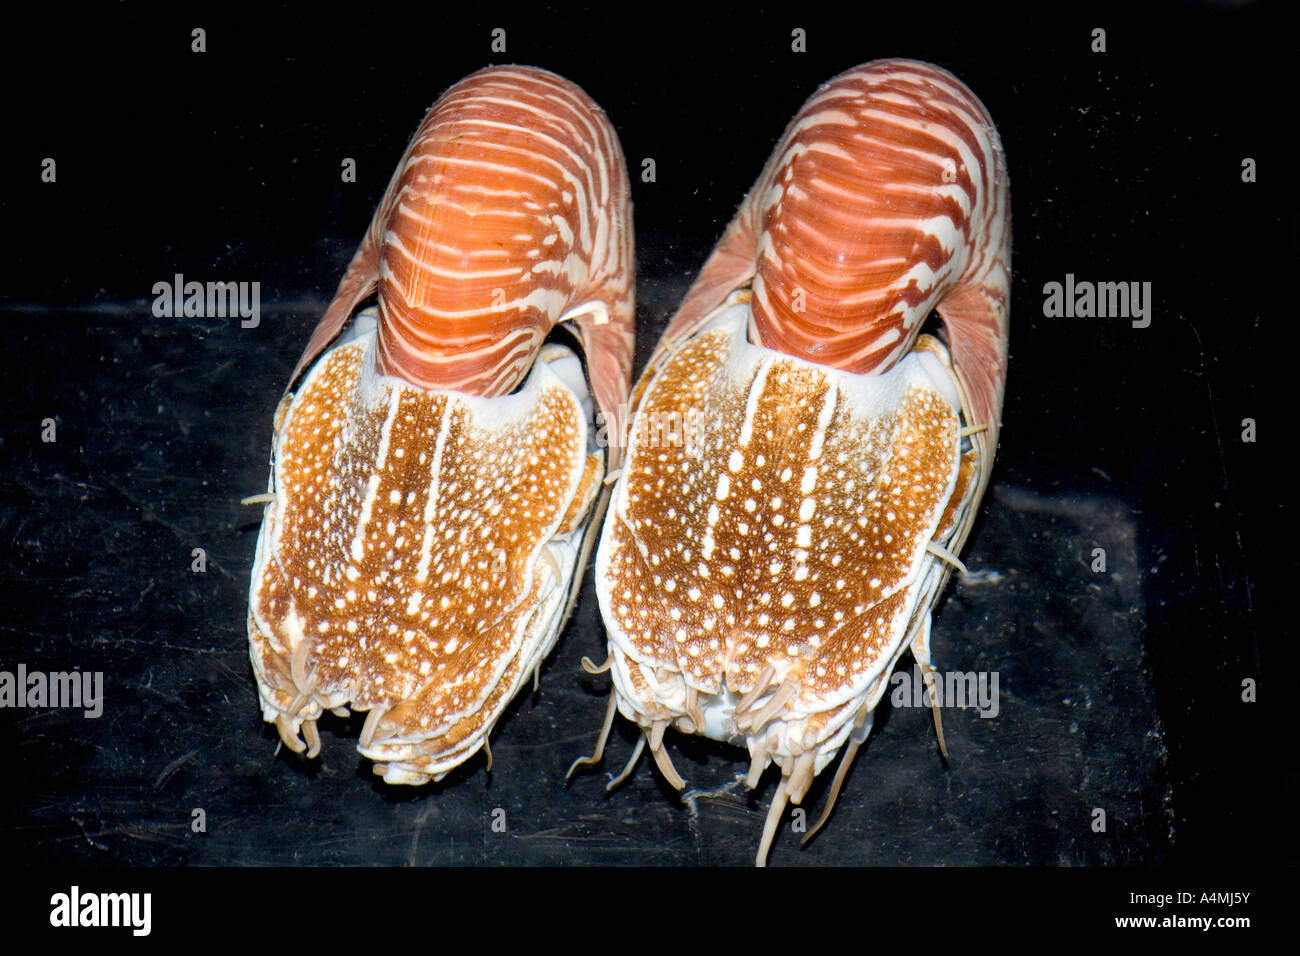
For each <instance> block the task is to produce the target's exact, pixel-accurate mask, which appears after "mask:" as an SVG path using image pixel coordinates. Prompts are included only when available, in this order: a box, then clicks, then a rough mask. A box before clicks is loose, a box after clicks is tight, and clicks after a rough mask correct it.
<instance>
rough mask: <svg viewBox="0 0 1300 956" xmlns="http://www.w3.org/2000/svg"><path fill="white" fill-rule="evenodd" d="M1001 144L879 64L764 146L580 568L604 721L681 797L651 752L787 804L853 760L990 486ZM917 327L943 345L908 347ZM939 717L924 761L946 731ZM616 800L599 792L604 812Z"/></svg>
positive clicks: (1003, 268) (669, 351)
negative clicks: (709, 757) (600, 649)
mask: <svg viewBox="0 0 1300 956" xmlns="http://www.w3.org/2000/svg"><path fill="white" fill-rule="evenodd" d="M1010 241H1011V233H1010V201H1009V191H1008V184H1007V174H1006V169H1005V165H1004V160H1003V155H1002V149H1001V144H1000V142H999V138H998V134H997V132H996V130H995V128H994V126H993V122H992V120H991V119H990V118H989V115H988V113H987V111H986V110H985V108H984V106H983V105H982V104H981V103H980V102H979V100H978V99H976V97H975V95H974V94H973V93H972V92H971V91H970V90H969V89H967V87H966V86H965V85H963V84H962V83H961V82H960V81H959V80H958V79H957V78H956V77H954V76H953V75H951V74H950V73H948V72H946V71H944V70H942V69H940V68H938V67H935V66H932V65H929V64H926V63H920V62H914V61H908V60H881V61H876V62H872V63H867V64H864V65H862V66H859V67H856V68H854V69H852V70H849V71H847V72H845V73H843V74H841V75H839V76H837V77H835V78H834V79H832V80H831V81H829V82H828V83H826V84H824V85H823V86H822V87H820V88H819V89H818V90H817V91H816V92H815V93H814V94H813V95H812V97H811V98H810V99H809V100H808V101H807V102H806V103H805V104H804V106H803V108H802V109H801V110H800V111H799V113H798V114H797V115H796V116H795V118H794V120H793V121H792V122H791V123H790V125H789V127H788V128H787V129H786V131H785V134H784V136H783V137H782V139H781V140H780V141H779V142H778V144H777V146H776V148H775V151H774V152H773V154H772V156H771V158H770V160H769V161H768V163H767V165H766V167H765V168H764V169H763V171H762V173H761V175H760V176H759V178H758V181H757V183H756V184H755V185H754V186H753V188H752V189H751V190H750V192H749V193H748V194H747V196H746V197H745V199H744V201H743V203H742V204H741V206H740V207H739V210H738V212H737V213H736V215H735V217H734V219H733V220H732V222H731V223H730V225H729V226H728V227H727V229H726V231H725V232H724V234H723V236H722V238H721V239H720V241H719V243H718V245H717V247H716V248H715V249H714V251H713V253H712V255H711V256H710V257H709V258H708V260H707V261H706V263H705V265H704V267H703V270H702V271H701V273H700V275H699V276H698V278H697V279H696V281H695V283H694V284H693V285H692V287H691V288H690V290H689V291H688V293H687V295H686V297H685V299H684V300H683V302H682V304H681V306H680V309H679V311H678V312H677V313H676V315H675V317H674V318H673V319H672V320H671V321H670V323H669V326H668V328H667V331H666V333H665V335H664V337H663V339H662V341H661V342H660V343H659V345H658V346H657V348H656V350H655V351H654V353H653V354H652V356H651V358H650V361H649V365H648V366H647V368H646V370H645V371H644V373H643V374H642V376H641V378H640V379H639V381H638V383H637V386H636V388H635V389H634V391H633V394H632V399H631V408H632V418H631V421H630V433H629V440H628V446H627V450H626V455H625V458H624V461H623V467H622V470H621V473H620V474H619V476H618V478H617V481H616V482H615V484H614V492H613V496H612V499H611V503H610V506H609V512H608V515H607V516H606V519H605V524H604V528H603V531H602V534H601V540H600V545H599V548H598V551H597V555H596V587H597V595H598V598H599V602H600V610H601V613H602V615H603V617H604V620H605V624H606V627H607V630H608V633H609V656H608V659H607V661H606V662H605V664H604V665H602V667H599V668H597V667H595V666H594V665H592V664H591V662H589V661H588V662H585V664H586V666H587V667H588V669H589V670H592V671H593V672H595V671H600V670H604V669H608V670H609V671H610V673H611V675H612V684H613V690H612V693H611V699H610V704H609V709H608V712H607V714H606V717H605V722H604V726H603V728H602V730H601V734H600V738H599V742H598V744H597V747H596V752H595V754H594V755H593V756H592V757H587V758H580V759H579V760H578V761H577V762H576V763H575V765H574V768H572V769H571V771H570V773H572V770H573V769H576V768H577V767H578V766H579V765H580V764H582V763H590V762H594V761H595V760H597V759H599V758H600V755H601V753H602V752H603V749H604V746H605V742H606V740H607V738H608V735H609V732H610V728H611V725H612V722H613V720H614V715H615V711H616V710H617V712H619V713H621V714H622V715H623V716H624V717H626V718H628V719H630V720H632V721H634V722H635V723H636V724H638V725H639V727H640V728H641V731H642V733H641V735H640V736H639V737H638V743H637V747H636V751H635V752H634V754H633V755H632V759H631V760H630V761H629V763H628V766H627V769H626V770H625V771H624V773H623V775H620V777H619V778H617V779H616V780H615V781H614V783H617V782H618V781H619V780H621V779H623V777H625V776H626V774H628V773H630V772H631V770H632V768H633V767H634V765H635V763H636V760H637V758H638V757H639V756H640V754H641V753H642V751H643V748H644V747H645V746H646V745H647V744H648V745H649V749H650V751H651V753H652V754H653V756H654V758H655V761H656V763H657V765H658V767H659V769H660V771H661V772H662V773H663V775H664V777H665V778H666V779H667V780H668V782H669V783H671V784H672V785H673V786H674V787H676V788H678V789H681V787H682V786H683V783H684V782H683V780H682V778H681V777H680V776H679V775H678V773H677V771H676V770H675V769H674V768H673V765H672V761H671V759H670V757H669V754H668V749H667V741H666V740H665V732H666V731H668V730H669V729H670V728H672V729H674V730H676V731H679V732H682V733H686V734H703V735H706V736H708V737H710V738H713V739H716V740H721V741H727V742H731V743H734V744H739V745H742V746H744V747H746V748H747V749H748V751H749V755H750V769H749V773H748V776H747V779H746V782H747V783H748V784H749V786H750V787H751V788H752V787H755V786H757V784H758V782H759V778H760V776H761V775H762V773H763V771H764V769H765V768H766V767H768V766H769V765H771V764H772V763H775V764H776V765H777V766H778V767H779V768H780V773H781V776H780V782H779V785H778V788H777V791H776V794H775V796H774V798H773V801H772V804H771V808H770V811H769V813H768V816H767V819H766V824H765V826H764V830H763V834H762V838H761V842H760V846H759V849H758V855H757V862H758V863H759V864H760V865H761V864H763V863H764V862H765V861H766V858H767V855H768V851H769V848H770V847H771V845H772V841H773V838H774V836H775V834H776V830H777V827H778V825H779V822H780V820H781V818H782V816H783V814H784V811H785V808H786V806H787V802H793V803H796V804H797V803H799V802H801V801H802V799H803V797H804V796H805V795H806V794H807V792H808V789H809V786H810V784H811V783H812V781H813V779H814V777H815V776H816V775H817V774H819V773H821V771H822V770H823V769H825V768H826V767H827V766H829V764H830V763H831V762H832V760H833V759H834V757H835V755H836V754H837V753H842V758H841V761H840V764H839V768H838V771H837V774H836V777H835V779H834V783H833V785H832V789H831V792H830V796H829V797H828V800H827V807H826V812H825V813H823V815H822V818H821V820H819V821H818V822H817V824H816V826H814V827H813V828H812V830H811V831H810V833H809V836H811V834H812V832H816V830H817V828H818V827H820V826H821V824H822V823H823V822H824V821H825V819H826V815H827V814H828V813H829V811H830V808H831V806H833V804H834V801H835V798H836V795H837V794H838V792H839V788H840V784H841V782H842V781H843V778H844V774H845V771H846V770H847V768H848V767H849V765H850V763H851V761H852V760H853V757H854V754H855V753H856V751H857V748H858V747H859V745H860V744H861V743H863V742H864V741H865V739H866V737H867V735H868V733H869V732H870V729H871V724H872V717H873V713H874V710H875V708H876V706H877V704H878V702H879V701H880V699H881V697H882V696H883V694H884V692H885V690H886V687H887V683H888V678H889V675H890V673H891V672H892V670H893V668H894V667H895V665H896V664H897V663H898V661H899V659H900V657H901V655H902V654H903V653H904V652H905V651H906V650H907V649H909V648H910V649H911V652H912V654H913V656H914V658H915V660H916V661H917V663H918V665H919V667H920V668H921V669H922V672H923V673H924V675H925V678H926V681H927V684H931V683H932V681H933V679H934V678H933V666H932V664H931V659H930V621H931V612H932V609H933V607H934V605H935V603H936V601H937V599H938V597H939V596H940V592H941V591H942V589H943V587H944V584H945V582H946V580H947V578H948V576H949V574H950V572H951V570H952V568H953V567H954V566H956V565H958V564H959V559H958V558H957V557H956V555H957V554H958V552H959V551H960V549H961V547H962V544H963V543H964V541H965V540H966V537H967V535H968V533H969V531H970V528H971V523H972V521H973V520H974V517H975V514H976V510H977V507H978V504H979V502H980V499H981V497H982V495H983V492H984V489H985V488H986V486H987V484H988V481H989V474H990V469H991V466H992V464H993V454H994V449H995V446H996V443H997V434H998V426H999V415H1000V413H1001V407H1002V397H1003V390H1004V382H1005V377H1006V364H1007V341H1008V304H1009V303H1008V294H1009V283H1010ZM932 310H937V311H938V314H939V316H940V317H941V318H942V323H943V331H942V333H941V335H942V337H939V336H936V335H930V334H923V326H924V325H925V323H926V321H927V318H928V317H929V316H930V315H931V312H932ZM938 718H939V714H938V710H937V708H936V710H935V721H936V730H937V734H938V738H939V745H940V747H941V748H943V746H944V744H943V735H942V728H941V725H940V724H939V720H938ZM612 785H613V784H611V786H612Z"/></svg>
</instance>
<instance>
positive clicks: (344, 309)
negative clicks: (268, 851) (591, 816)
mask: <svg viewBox="0 0 1300 956" xmlns="http://www.w3.org/2000/svg"><path fill="white" fill-rule="evenodd" d="M631 228H632V224H631V207H630V199H629V190H628V179H627V171H626V167H625V164H624V160H623V155H622V151H621V149H620V146H619V142H618V139H617V137H616V135H615V133H614V131H613V128H612V127H611V125H610V123H609V121H608V119H607V118H606V116H605V114H604V113H603V112H602V111H601V110H600V108H599V107H598V106H596V104H595V103H594V102H592V100H591V99H590V98H589V97H588V96H587V95H586V94H585V93H584V92H583V91H582V90H581V89H579V88H578V87H577V86H575V85H574V84H572V83H570V82H568V81H567V80H564V79H562V78H561V77H558V76H556V75H554V74H552V73H549V72H546V71H544V70H540V69H534V68H528V67H500V68H492V69H486V70H482V71H480V72H478V73H475V74H473V75H472V76H469V77H467V78H466V79H464V80H462V81H461V82H459V83H457V84H456V85H455V86H453V87H452V88H451V89H449V90H448V91H447V92H446V93H445V94H444V95H443V96H442V97H441V98H440V99H439V100H438V101H437V103H435V104H434V106H433V107H432V108H431V109H430V110H429V113H428V115H427V116H426V117H425V119H424V122H423V123H422V124H421V125H420V127H419V129H418V130H417V131H416V133H415V136H414V138H413V139H412V140H411V143H410V145H409V146H408V148H407V150H406V153H405V155H404V156H403V157H402V160H401V162H400V163H399V164H398V167H397V170H396V172H395V173H394V174H393V178H392V181H391V182H390V184H389V186H388V190H387V192H386V193H385V195H384V198H383V200H382V202H381V203H380V206H379V208H378V210H377V211H376V213H375V217H374V220H373V222H372V224H371V226H370V229H369V231H368V232H367V233H366V236H365V239H364V240H363V242H362V243H361V246H360V248H359V249H358V250H357V253H356V255H355V257H354V258H353V260H352V263H351V265H350V266H349V268H348V270H347V273H346V275H345V276H344V278H343V280H342V282H341V284H340V286H339V289H338V292H337V294H336V296H335V298H334V300H333V303H332V304H331V305H330V307H329V309H328V310H327V312H326V313H325V316H324V318H323V319H322V321H321V323H320V325H319V327H318V328H317V329H316V331H315V333H314V334H313V336H312V338H311V342H310V343H309V345H308V347H307V350H306V352H305V353H304V355H303V357H302V360H301V361H300V362H299V366H298V369H297V370H295V373H294V379H295V380H296V379H297V377H298V375H299V373H301V372H303V371H304V370H305V372H306V374H305V377H303V378H302V381H301V383H299V384H297V385H296V387H295V386H294V382H293V381H291V383H290V385H291V388H293V389H294V390H293V391H291V392H290V393H287V394H286V396H285V398H284V400H283V401H282V402H281V404H280V408H279V410H278V411H277V412H276V416H275V436H274V447H273V453H272V468H271V478H270V488H269V492H268V494H267V495H266V496H265V498H266V499H267V504H266V510H265V514H264V517H263V521H262V529H261V534H260V537H259V539H258V546H257V556H256V560H255V564H254V567H253V574H252V584H251V589H250V594H249V614H248V630H249V642H250V653H251V657H252V662H253V668H254V671H255V674H256V677H257V684H258V690H259V693H260V699H261V706H262V712H263V716H264V717H265V719H266V720H267V721H270V722H272V723H274V724H275V725H276V727H277V728H278V729H279V733H280V736H281V738H282V739H283V741H284V743H285V744H286V745H287V746H289V747H290V748H291V749H293V750H295V751H299V752H301V751H304V750H305V751H306V752H307V755H308V756H315V755H316V754H317V753H318V752H319V750H320V738H319V732H318V730H317V729H316V721H317V719H318V718H319V717H320V716H321V714H322V712H323V711H325V710H331V711H335V712H337V713H339V714H346V713H347V711H348V709H349V708H350V709H352V710H357V711H368V715H367V719H366V721H365V726H364V728H363V730H362V733H361V740H360V745H359V749H360V751H361V753H362V754H364V755H365V756H367V757H369V758H371V759H373V760H375V761H376V765H375V768H374V769H375V772H376V773H378V774H381V775H382V776H383V777H384V779H385V780H387V781H388V782H390V783H424V782H426V781H429V780H431V779H438V778H440V777H442V776H443V775H444V774H446V773H447V772H448V771H449V770H451V769H452V768H453V767H455V766H456V765H458V764H460V763H461V762H463V761H464V760H466V759H467V758H468V757H469V756H471V755H472V754H474V753H476V752H477V751H478V750H479V749H480V748H483V747H486V746H487V743H488V736H489V734H490V733H491V731H492V728H493V726H494V724H495V723H496V721H497V719H498V718H499V717H500V716H501V713H502V711H503V709H504V708H505V706H506V704H507V703H508V702H509V700H510V698H511V697H512V696H513V695H514V693H515V692H516V691H517V690H518V689H519V688H520V687H521V686H522V685H523V684H524V682H525V681H526V680H528V679H529V678H535V675H536V672H537V669H538V668H539V666H540V664H541V661H542V659H543V658H544V657H545V656H546V654H547V653H548V651H549V650H550V649H551V647H552V646H553V644H554V642H555V639H556V636H557V634H558V632H559V630H560V627H561V625H562V623H563V619H564V618H565V616H566V615H567V613H568V611H569V609H570V608H571V605H572V599H573V597H574V596H575V594H576V584H577V580H578V579H579V577H580V576H575V570H576V569H577V568H578V567H579V566H580V564H581V562H582V561H583V559H584V557H585V555H586V553H587V551H588V550H589V547H590V543H591V542H592V541H593V539H594V535H591V534H589V533H588V532H589V531H590V530H591V529H592V528H593V527H595V526H597V525H598V524H599V512H600V510H601V508H602V507H603V500H604V498H603V496H602V495H600V494H598V492H599V491H600V489H601V487H602V479H603V477H604V474H605V469H606V468H607V467H609V466H610V465H611V464H617V462H616V461H614V462H611V461H609V460H607V458H606V456H607V454H611V453H617V449H609V448H605V447H602V446H601V445H600V444H599V443H598V442H597V441H596V437H597V428H596V423H597V417H596V416H597V409H599V410H600V411H601V412H603V413H604V415H605V416H606V419H607V420H608V421H610V422H613V423H617V421H618V418H617V416H618V414H619V409H620V406H621V405H622V404H623V403H624V402H625V401H626V397H627V393H628V389H629V386H630V384H631V375H630V365H631V357H632V338H633V287H632V268H633V260H632V232H631ZM372 293H377V296H378V299H377V303H376V305H374V306H373V307H371V308H367V309H365V310H364V311H362V312H361V313H360V314H359V315H355V316H354V312H355V311H356V309H357V308H358V306H360V305H362V304H363V303H364V300H365V299H367V298H368V297H369V296H370V295H371V294H372ZM559 323H572V325H573V327H574V330H575V333H576V336H577V338H578V340H579V341H580V342H581V344H582V346H583V350H584V353H585V359H586V367H585V372H584V367H583V363H582V361H581V360H580V358H579V356H578V355H577V354H576V353H575V352H574V351H572V350H571V349H570V348H568V347H566V346H565V345H562V344H558V343H555V342H551V343H547V342H546V339H547V336H548V335H549V334H550V332H551V330H552V328H553V327H554V326H556V325H557V324H559ZM345 327H346V328H345ZM340 333H342V335H340ZM588 381H590V389H589V388H588V384H587V383H588ZM303 737H305V738H306V740H305V742H304V740H303V739H302V738H303ZM489 759H490V753H489Z"/></svg>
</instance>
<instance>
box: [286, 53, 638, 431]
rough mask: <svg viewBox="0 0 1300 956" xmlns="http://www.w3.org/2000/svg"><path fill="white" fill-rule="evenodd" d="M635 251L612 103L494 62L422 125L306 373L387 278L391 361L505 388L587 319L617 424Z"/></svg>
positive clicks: (550, 77)
mask: <svg viewBox="0 0 1300 956" xmlns="http://www.w3.org/2000/svg"><path fill="white" fill-rule="evenodd" d="M632 256H633V253H632V212H631V199H630V192H629V189H628V179H627V170H626V166H625V164H624V160H623V152H622V148H621V147H620V145H619V141H618V137H617V135H616V134H615V133H614V130H613V127H612V126H611V125H610V122H609V119H608V118H607V117H606V116H605V113H604V111H603V110H601V109H600V107H599V106H597V105H596V103H595V102H594V101H593V100H592V99H591V98H590V97H589V96H587V94H586V93H584V92H583V91H582V89H580V88H579V87H578V86H576V85H575V84H573V83H571V82H570V81H568V80H566V79H564V78H562V77H560V76H557V75H556V74H554V73H550V72H548V71H546V70H541V69H537V68H536V67H522V66H509V67H490V68H488V69H485V70H480V71H479V72H477V73H474V74H472V75H470V76H468V77H466V78H465V79H463V80H461V81H460V82H459V83H457V84H456V85H454V86H453V87H451V88H450V89H449V90H447V92H446V93H444V94H443V95H442V96H441V97H440V98H439V99H438V101H437V102H436V103H435V104H434V105H433V107H432V108H431V109H430V110H429V112H428V114H427V115H426V116H425V118H424V122H423V123H421V124H420V128H419V129H418V130H416V133H415V136H414V137H413V138H412V140H411V143H410V145H409V146H408V147H407V149H406V152H405V154H404V155H403V157H402V159H401V161H400V162H399V163H398V166H397V170H396V172H395V173H394V175H393V179H392V181H391V182H390V183H389V186H388V190H387V192H386V193H385V194H384V198H383V201H382V202H381V203H380V204H379V208H378V209H377V210H376V212H375V216H374V220H373V221H372V223H371V225H370V229H369V230H368V231H367V233H366V236H365V239H364V240H363V241H362V243H361V246H360V248H359V249H358V250H357V253H356V255H355V256H354V258H353V260H352V263H351V265H350V266H349V267H348V271H347V273H346V274H345V275H344V277H343V281H342V282H341V283H340V284H339V289H338V292H337V293H336V295H335V297H334V301H333V302H332V303H331V305H330V307H329V309H328V310H327V311H326V313H325V316H324V318H322V320H321V322H320V324H319V326H318V327H317V328H316V330H315V332H314V333H313V335H312V338H311V341H310V342H309V343H308V345H307V349H306V351H304V353H303V356H302V358H301V359H300V360H299V362H298V366H297V368H296V369H295V370H294V375H293V378H294V379H296V378H297V377H298V374H299V373H300V372H302V371H303V370H304V369H305V368H306V367H307V366H308V365H309V364H310V363H311V362H312V361H313V360H314V359H315V358H316V357H317V356H318V355H319V354H320V353H321V351H322V350H323V349H324V347H325V346H326V345H327V344H328V343H329V342H330V341H331V340H332V339H333V338H334V337H335V336H336V335H337V334H338V332H339V330H340V329H342V327H343V325H344V323H345V322H346V321H347V319H348V318H349V317H350V316H351V314H352V311H353V310H354V309H355V308H356V306H357V305H358V304H359V303H360V302H361V301H362V300H363V299H364V298H366V297H367V296H368V295H370V294H371V293H372V292H373V291H375V290H376V289H377V290H378V292H379V311H380V333H379V334H380V351H379V357H378V367H379V370H380V371H381V372H383V373H385V374H389V375H396V376H398V377H400V378H403V379H405V380H406V381H408V382H411V383H412V384H415V385H419V386H421V387H424V388H439V389H451V390H457V391H461V392H465V393H467V394H471V395H486V396H491V395H501V394H505V393H508V392H510V391H511V390H512V389H514V388H515V387H516V386H517V385H518V384H519V382H520V381H522V379H523V377H524V375H525V374H526V373H527V371H528V369H529V368H530V367H531V366H532V363H533V360H534V358H535V357H536V354H537V351H538V349H540V348H541V344H542V341H543V339H544V338H545V337H546V335H547V333H549V332H550V330H551V328H552V327H553V326H554V325H555V324H556V323H557V322H559V321H561V320H563V319H567V318H572V319H573V320H574V321H575V323H576V325H577V327H578V332H579V336H580V338H581V339H582V342H583V346H584V348H585V350H586V352H587V361H588V365H589V374H590V377H591V381H592V387H593V390H594V392H595V394H596V398H597V401H598V402H599V404H600V407H601V409H602V410H603V411H604V413H605V415H606V420H607V421H611V422H614V421H617V418H616V417H615V416H616V415H617V413H618V410H619V407H620V405H621V403H623V402H624V401H625V400H626V397H627V392H628V389H629V386H630V385H631V364H632V346H633V309H634V305H633V288H632V274H633V257H632Z"/></svg>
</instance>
